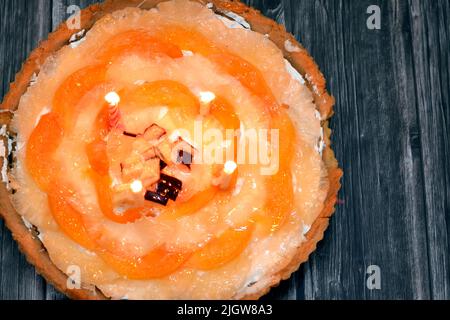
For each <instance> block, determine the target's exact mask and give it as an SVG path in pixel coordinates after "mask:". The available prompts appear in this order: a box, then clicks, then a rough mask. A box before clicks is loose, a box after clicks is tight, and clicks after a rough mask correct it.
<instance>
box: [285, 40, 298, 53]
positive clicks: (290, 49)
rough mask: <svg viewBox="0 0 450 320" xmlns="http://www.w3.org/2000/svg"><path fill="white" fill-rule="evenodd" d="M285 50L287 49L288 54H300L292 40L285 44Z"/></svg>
mask: <svg viewBox="0 0 450 320" xmlns="http://www.w3.org/2000/svg"><path fill="white" fill-rule="evenodd" d="M284 48H285V49H286V51H287V52H300V51H301V50H300V48H299V47H298V46H297V45H296V44H293V43H292V41H291V40H289V39H287V40H286V41H285V42H284Z"/></svg>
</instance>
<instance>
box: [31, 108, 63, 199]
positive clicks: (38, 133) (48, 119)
mask: <svg viewBox="0 0 450 320" xmlns="http://www.w3.org/2000/svg"><path fill="white" fill-rule="evenodd" d="M63 133H64V130H63V128H62V126H61V125H60V120H59V118H58V116H57V115H56V114H55V113H48V114H45V115H43V116H42V117H41V119H40V120H39V123H38V125H37V126H36V128H35V129H34V130H33V132H32V133H31V136H30V138H29V140H28V143H27V150H26V158H25V163H26V166H27V168H28V171H29V173H30V174H31V176H32V178H33V180H34V181H35V182H36V183H37V185H38V186H39V188H40V189H41V190H43V191H46V192H48V191H49V190H50V188H51V180H52V179H53V178H52V177H53V175H54V173H55V172H58V171H59V165H58V164H57V163H56V162H55V161H54V159H53V154H54V153H55V151H56V150H57V148H58V146H59V145H60V143H61V141H62V137H63Z"/></svg>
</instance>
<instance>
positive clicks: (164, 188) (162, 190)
mask: <svg viewBox="0 0 450 320" xmlns="http://www.w3.org/2000/svg"><path fill="white" fill-rule="evenodd" d="M156 192H157V193H158V194H160V195H162V196H164V197H168V198H169V199H170V200H172V201H176V200H177V198H178V194H179V193H180V190H178V189H176V188H173V187H170V186H168V185H167V184H165V183H162V182H159V183H158V185H157V186H156Z"/></svg>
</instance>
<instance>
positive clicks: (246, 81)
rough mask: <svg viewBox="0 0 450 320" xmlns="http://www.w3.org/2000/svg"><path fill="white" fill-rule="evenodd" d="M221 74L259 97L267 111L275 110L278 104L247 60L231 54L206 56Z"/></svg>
mask: <svg viewBox="0 0 450 320" xmlns="http://www.w3.org/2000/svg"><path fill="white" fill-rule="evenodd" d="M208 59H209V60H211V61H213V62H214V63H216V65H217V66H218V67H219V69H221V70H222V71H223V72H225V73H228V74H229V75H231V76H233V77H234V78H236V79H237V80H238V81H239V82H240V83H241V84H242V85H243V86H244V87H245V88H247V89H248V90H250V92H252V93H253V94H254V95H256V96H258V97H260V98H261V99H262V100H263V101H264V102H265V103H266V104H267V105H268V106H269V110H272V111H273V110H277V108H278V103H277V101H276V99H275V97H274V95H273V93H272V91H271V90H270V88H269V86H268V85H267V83H266V80H265V79H264V77H263V75H262V73H261V71H259V69H258V68H257V67H255V66H254V65H252V64H251V63H250V62H248V61H247V60H245V59H243V58H241V57H239V56H237V55H234V54H232V53H226V52H222V53H216V54H212V55H209V56H208Z"/></svg>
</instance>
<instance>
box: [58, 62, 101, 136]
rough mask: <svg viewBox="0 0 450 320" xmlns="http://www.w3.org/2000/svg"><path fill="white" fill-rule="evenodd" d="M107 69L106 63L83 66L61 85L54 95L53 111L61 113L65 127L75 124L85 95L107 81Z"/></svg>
mask: <svg viewBox="0 0 450 320" xmlns="http://www.w3.org/2000/svg"><path fill="white" fill-rule="evenodd" d="M106 70H107V69H106V67H105V66H104V65H95V66H88V67H85V68H82V69H80V70H78V71H75V72H74V73H72V74H71V75H70V76H69V77H67V78H66V79H65V80H64V82H63V83H62V84H61V85H60V86H59V88H58V89H57V91H56V93H55V96H54V97H53V111H54V112H55V113H57V114H59V115H61V117H62V124H63V127H64V128H71V127H72V126H73V125H74V123H75V118H76V116H77V115H78V112H77V111H78V108H80V106H79V102H80V100H81V99H82V98H83V96H85V95H86V94H87V93H88V92H89V91H91V90H92V89H94V88H95V87H96V86H98V85H101V84H102V83H104V82H105V81H106Z"/></svg>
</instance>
